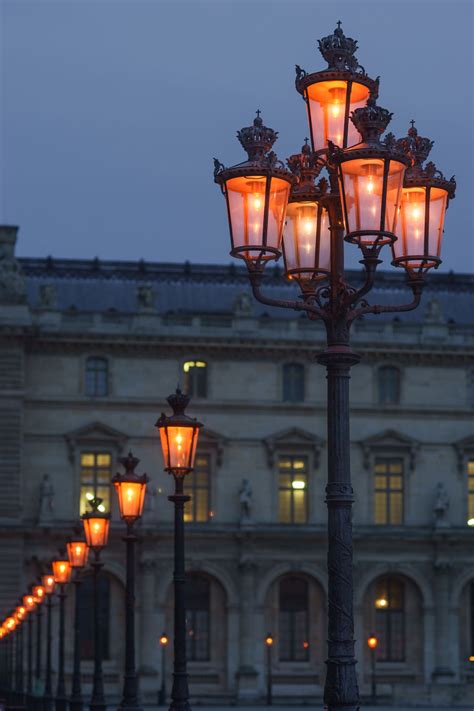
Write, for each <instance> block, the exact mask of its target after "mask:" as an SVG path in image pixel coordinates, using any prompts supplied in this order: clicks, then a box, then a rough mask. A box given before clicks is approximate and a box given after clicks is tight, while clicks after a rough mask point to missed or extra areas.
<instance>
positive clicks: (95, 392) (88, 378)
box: [84, 357, 109, 397]
mask: <svg viewBox="0 0 474 711" xmlns="http://www.w3.org/2000/svg"><path fill="white" fill-rule="evenodd" d="M84 391H85V394H86V395H89V396H90V397H104V396H105V395H108V392H109V364H108V361H107V358H96V357H91V358H88V359H87V360H86V371H85V378H84Z"/></svg>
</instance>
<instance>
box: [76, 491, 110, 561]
mask: <svg viewBox="0 0 474 711" xmlns="http://www.w3.org/2000/svg"><path fill="white" fill-rule="evenodd" d="M89 505H90V507H91V509H92V511H87V513H85V514H83V515H82V516H81V518H82V523H83V525H84V534H85V537H86V543H87V545H88V546H89V548H92V550H94V551H96V552H98V551H100V550H101V549H102V548H103V547H104V546H105V545H107V540H108V537H109V524H110V517H109V514H107V513H105V511H104V508H103V506H102V499H101V498H99V497H98V496H94V498H93V499H91V500H90V501H89Z"/></svg>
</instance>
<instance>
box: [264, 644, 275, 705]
mask: <svg viewBox="0 0 474 711" xmlns="http://www.w3.org/2000/svg"><path fill="white" fill-rule="evenodd" d="M265 647H266V649H267V706H271V705H272V703H273V694H272V686H273V680H272V649H273V636H272V635H271V633H270V632H269V633H268V634H267V636H266V637H265Z"/></svg>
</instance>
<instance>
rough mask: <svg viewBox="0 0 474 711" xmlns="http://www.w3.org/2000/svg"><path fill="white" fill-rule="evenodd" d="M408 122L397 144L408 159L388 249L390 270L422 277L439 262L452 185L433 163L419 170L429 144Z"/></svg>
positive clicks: (454, 188) (430, 143)
mask: <svg viewBox="0 0 474 711" xmlns="http://www.w3.org/2000/svg"><path fill="white" fill-rule="evenodd" d="M414 124H415V122H414V121H412V125H411V128H410V129H409V130H408V136H406V138H402V139H401V140H400V141H398V144H399V145H400V146H401V147H402V148H403V149H404V151H405V153H406V155H407V156H408V158H409V159H410V162H411V167H409V168H408V170H407V171H406V173H405V179H404V183H403V191H402V201H401V206H400V219H399V229H398V239H397V241H396V242H395V243H394V244H393V245H392V252H393V262H392V264H393V265H394V266H401V267H405V269H407V270H408V271H410V272H417V273H423V272H427V271H428V270H429V269H431V268H432V267H434V268H435V269H436V268H437V267H438V266H439V264H440V262H441V244H442V240H443V227H444V216H445V213H446V209H447V207H448V203H449V200H450V199H451V200H452V199H453V198H454V194H455V191H456V181H455V180H454V177H453V178H451V180H446V179H445V177H444V175H443V174H442V173H441V172H440V171H439V170H437V169H436V166H435V164H434V163H431V162H430V163H428V164H427V165H426V166H425V167H424V168H423V162H424V161H425V160H426V158H427V157H428V155H429V152H430V150H431V148H432V146H433V142H432V141H430V140H429V139H428V138H422V137H421V136H419V135H418V131H417V129H416V128H415V125H414Z"/></svg>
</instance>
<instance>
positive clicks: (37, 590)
mask: <svg viewBox="0 0 474 711" xmlns="http://www.w3.org/2000/svg"><path fill="white" fill-rule="evenodd" d="M32 593H33V596H34V598H35V602H36V604H37V605H40V604H41V603H42V602H43V600H44V598H45V595H46V592H45V589H44V586H43V585H35V586H34V588H33V590H32Z"/></svg>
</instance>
